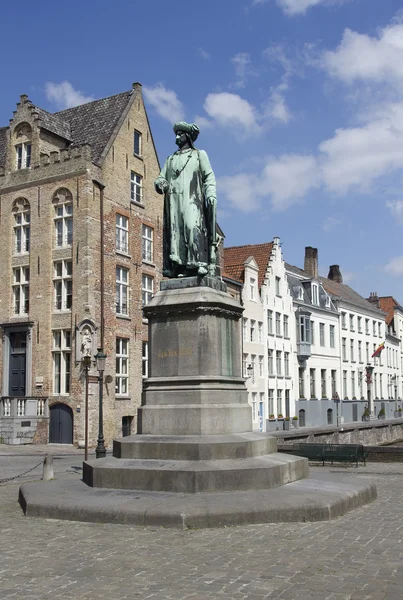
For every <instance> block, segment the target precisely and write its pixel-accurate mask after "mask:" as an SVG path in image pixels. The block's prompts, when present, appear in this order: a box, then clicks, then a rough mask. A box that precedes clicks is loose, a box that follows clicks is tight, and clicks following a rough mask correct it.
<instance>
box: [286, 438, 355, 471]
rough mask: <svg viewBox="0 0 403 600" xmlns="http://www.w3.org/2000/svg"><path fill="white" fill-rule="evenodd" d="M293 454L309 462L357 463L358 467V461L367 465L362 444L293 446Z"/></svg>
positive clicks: (308, 444)
mask: <svg viewBox="0 0 403 600" xmlns="http://www.w3.org/2000/svg"><path fill="white" fill-rule="evenodd" d="M292 453H293V454H296V455H297V456H303V457H304V458H307V459H308V460H321V461H322V464H323V465H324V464H325V461H326V460H330V461H331V463H332V464H333V462H334V461H336V462H337V461H349V462H355V464H356V466H357V467H358V461H359V460H362V461H363V462H364V465H365V464H366V463H365V458H366V452H365V450H364V446H363V445H362V444H310V443H307V444H304V443H302V444H293V446H292Z"/></svg>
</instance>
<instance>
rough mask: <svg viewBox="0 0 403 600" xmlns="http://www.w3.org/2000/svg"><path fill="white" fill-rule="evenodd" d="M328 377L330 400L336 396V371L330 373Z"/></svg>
mask: <svg viewBox="0 0 403 600" xmlns="http://www.w3.org/2000/svg"><path fill="white" fill-rule="evenodd" d="M330 377H331V382H332V398H335V397H336V394H337V371H336V370H332V371H330Z"/></svg>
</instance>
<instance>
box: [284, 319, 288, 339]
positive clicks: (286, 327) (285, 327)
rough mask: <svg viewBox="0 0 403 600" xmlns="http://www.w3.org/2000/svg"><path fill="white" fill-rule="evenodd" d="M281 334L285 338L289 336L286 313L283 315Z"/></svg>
mask: <svg viewBox="0 0 403 600" xmlns="http://www.w3.org/2000/svg"><path fill="white" fill-rule="evenodd" d="M283 335H284V337H286V338H288V337H289V333H288V315H284V316H283Z"/></svg>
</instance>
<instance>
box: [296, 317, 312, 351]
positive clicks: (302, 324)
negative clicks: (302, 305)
mask: <svg viewBox="0 0 403 600" xmlns="http://www.w3.org/2000/svg"><path fill="white" fill-rule="evenodd" d="M299 341H300V342H307V343H309V344H310V343H311V341H312V337H311V321H310V319H309V317H308V316H306V315H300V317H299Z"/></svg>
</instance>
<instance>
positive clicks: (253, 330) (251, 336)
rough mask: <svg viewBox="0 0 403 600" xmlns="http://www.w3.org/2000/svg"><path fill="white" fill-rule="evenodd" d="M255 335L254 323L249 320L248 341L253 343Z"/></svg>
mask: <svg viewBox="0 0 403 600" xmlns="http://www.w3.org/2000/svg"><path fill="white" fill-rule="evenodd" d="M255 335H256V321H254V320H253V319H251V321H250V341H251V342H254V341H255Z"/></svg>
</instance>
